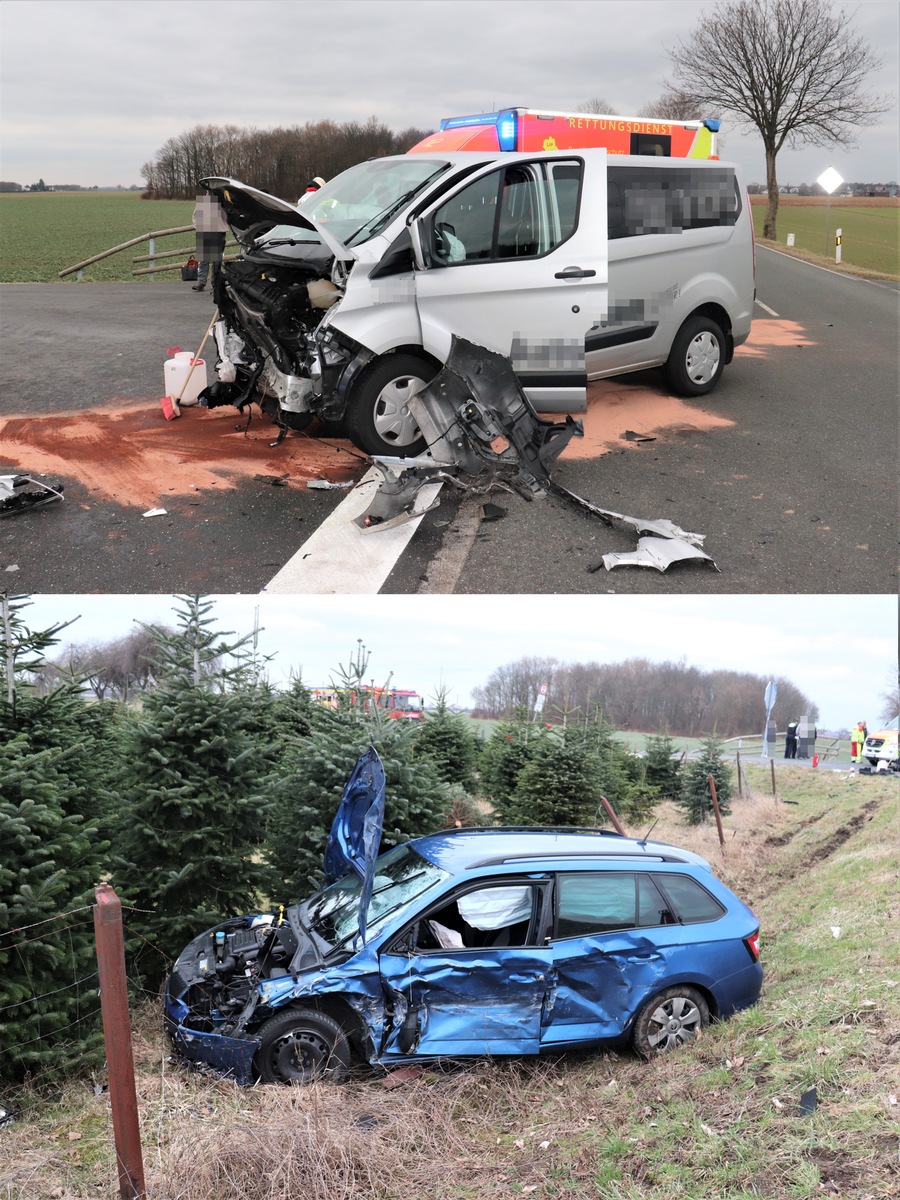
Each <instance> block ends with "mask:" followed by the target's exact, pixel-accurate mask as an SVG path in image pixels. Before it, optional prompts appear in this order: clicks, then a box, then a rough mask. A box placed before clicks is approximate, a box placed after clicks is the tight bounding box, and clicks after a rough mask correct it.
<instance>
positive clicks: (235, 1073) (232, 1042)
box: [166, 1018, 259, 1084]
mask: <svg viewBox="0 0 900 1200" xmlns="http://www.w3.org/2000/svg"><path fill="white" fill-rule="evenodd" d="M166 1024H167V1026H168V1031H169V1034H170V1036H171V1038H172V1041H173V1042H174V1044H175V1049H176V1050H177V1051H178V1053H179V1055H180V1056H181V1057H182V1058H183V1059H185V1061H186V1062H189V1063H201V1064H203V1065H204V1066H207V1067H212V1068H213V1070H214V1071H219V1072H221V1074H222V1075H225V1076H227V1077H228V1078H230V1079H233V1080H234V1081H235V1083H242V1084H252V1083H255V1082H256V1072H255V1071H254V1069H253V1058H254V1056H255V1054H256V1051H257V1049H258V1048H259V1039H258V1038H231V1037H225V1036H223V1035H222V1034H221V1033H198V1032H196V1031H195V1030H193V1029H187V1028H185V1026H184V1025H176V1024H175V1023H174V1022H173V1021H172V1020H171V1018H170V1019H169V1020H168V1021H167V1022H166Z"/></svg>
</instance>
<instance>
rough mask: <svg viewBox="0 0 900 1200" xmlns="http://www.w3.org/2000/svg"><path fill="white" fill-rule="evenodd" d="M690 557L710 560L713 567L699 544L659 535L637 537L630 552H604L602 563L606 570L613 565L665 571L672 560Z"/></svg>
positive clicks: (676, 560) (610, 568)
mask: <svg viewBox="0 0 900 1200" xmlns="http://www.w3.org/2000/svg"><path fill="white" fill-rule="evenodd" d="M690 558H704V559H706V561H707V562H712V563H713V566H714V567H715V565H716V564H715V563H714V562H713V560H712V559H711V558H710V556H709V555H708V554H707V553H706V551H705V550H701V549H700V547H699V546H694V545H691V543H690V542H686V541H685V540H684V539H683V538H661V537H642V538H639V539H638V544H637V550H635V551H633V552H632V553H630V554H604V555H603V565H604V567H606V569H607V571H611V570H612V569H613V567H654V568H655V569H656V570H657V571H665V569H666V567H670V566H671V565H672V563H673V562H682V561H684V560H685V559H690ZM716 569H718V568H716Z"/></svg>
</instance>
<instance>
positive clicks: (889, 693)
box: [879, 671, 900, 721]
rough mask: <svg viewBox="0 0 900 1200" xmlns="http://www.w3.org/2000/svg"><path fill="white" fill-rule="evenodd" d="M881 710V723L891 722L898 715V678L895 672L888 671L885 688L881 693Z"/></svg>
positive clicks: (899, 699)
mask: <svg viewBox="0 0 900 1200" xmlns="http://www.w3.org/2000/svg"><path fill="white" fill-rule="evenodd" d="M880 699H881V702H882V705H883V707H882V709H881V713H880V714H879V715H880V717H881V720H882V721H893V720H894V719H895V718H896V717H897V716H898V715H900V678H898V675H897V672H896V671H890V672H889V673H888V677H887V687H886V688H885V690H884V691H883V692H882V693H881V697H880Z"/></svg>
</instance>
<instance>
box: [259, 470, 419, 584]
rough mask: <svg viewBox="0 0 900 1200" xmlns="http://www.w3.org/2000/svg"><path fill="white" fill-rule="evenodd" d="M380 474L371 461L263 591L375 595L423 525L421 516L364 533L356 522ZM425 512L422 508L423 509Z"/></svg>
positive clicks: (374, 489) (375, 486)
mask: <svg viewBox="0 0 900 1200" xmlns="http://www.w3.org/2000/svg"><path fill="white" fill-rule="evenodd" d="M380 479H381V474H380V472H378V471H376V469H375V468H374V467H371V468H370V469H369V471H368V472H367V473H366V474H365V475H364V476H363V477H362V479H361V480H360V481H359V483H358V484H357V485H356V487H355V488H354V489H353V491H352V492H350V494H349V495H348V496H347V498H346V499H345V500H342V501H341V503H340V504H339V505H338V506H337V508H336V509H334V511H333V512H331V513H330V514H329V515H328V516H327V517H326V518H325V520H324V521H323V522H322V524H321V525H320V526H319V528H318V529H317V530H316V531H315V533H314V534H313V535H312V536H311V537H310V538H308V539H307V540H306V541H305V542H304V543H303V545H302V546H301V547H300V549H299V550H298V551H297V553H296V554H295V555H294V556H293V558H291V559H290V560H289V561H288V562H286V563H285V565H284V566H283V567H282V568H281V570H280V571H279V572H278V574H277V575H276V576H275V577H274V578H273V579H270V580H269V582H268V583H267V584H266V586H265V587H264V588H263V589H262V590H263V591H264V592H278V593H282V594H293V593H298V592H299V593H303V592H305V593H307V594H310V595H355V596H374V595H376V594H377V593H378V591H379V589H380V588H381V586H382V584H383V583H384V581H385V580H386V579H387V577H388V575H390V573H391V571H392V570H393V569H394V566H395V564H396V562H397V560H398V558H399V557H400V555H401V554H402V553H403V551H404V550H405V549H406V547H407V546H408V545H409V543H410V540H411V539H412V536H413V534H414V533H415V532H416V530H417V529H418V528H419V525H420V524H421V521H422V517H421V516H419V517H416V518H415V519H414V520H412V521H407V522H406V524H404V525H397V526H395V527H394V528H393V529H384V530H374V531H373V532H371V533H364V532H363V531H362V530H361V529H360V528H359V527H358V526H357V525H354V524H353V519H354V518H355V517H358V516H361V515H362V513H364V512H365V510H366V509H367V508H368V507H369V504H370V503H371V502H372V497H373V496H374V495H375V491H376V489H377V486H378V482H379V480H380ZM441 486H442V485H441V484H440V483H428V484H426V485H425V487H424V488H423V489H422V491H421V492H420V493H419V496H420V500H421V504H422V507H426V506H427V505H428V504H430V503H431V501H432V500H433V499H434V497H435V496H436V495H437V494H438V492H439V491H440V490H441ZM422 516H424V513H423V514H422Z"/></svg>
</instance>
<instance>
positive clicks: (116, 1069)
mask: <svg viewBox="0 0 900 1200" xmlns="http://www.w3.org/2000/svg"><path fill="white" fill-rule="evenodd" d="M95 897H96V901H97V902H96V904H95V905H94V935H95V937H96V940H97V969H98V973H99V976H100V1008H101V1011H102V1014H103V1039H104V1042H105V1044H106V1066H107V1072H108V1075H109V1099H110V1103H111V1105H112V1121H113V1138H114V1140H115V1146H116V1164H117V1166H118V1170H119V1196H120V1200H145V1197H146V1195H147V1193H146V1191H145V1188H144V1161H143V1155H142V1151H141V1130H140V1124H139V1122H138V1108H137V1092H136V1090H135V1085H134V1055H133V1054H132V1049H131V1023H130V1021H129V1017H128V989H127V985H126V980H125V939H124V936H123V934H122V903H121V901H120V900H119V897H118V896H117V895H116V893H115V892H114V891H113V889H112V888H111V887H110V886H109V884H108V883H101V884H100V885H99V887H98V888H97V889H96V892H95Z"/></svg>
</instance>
